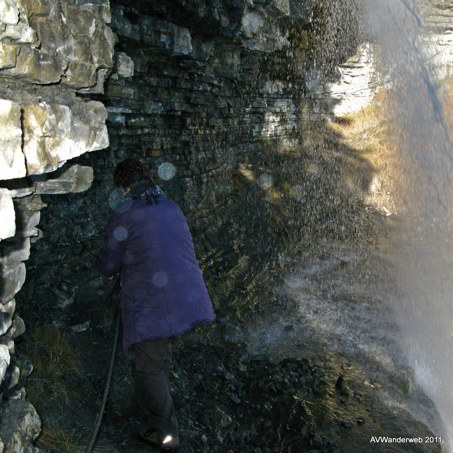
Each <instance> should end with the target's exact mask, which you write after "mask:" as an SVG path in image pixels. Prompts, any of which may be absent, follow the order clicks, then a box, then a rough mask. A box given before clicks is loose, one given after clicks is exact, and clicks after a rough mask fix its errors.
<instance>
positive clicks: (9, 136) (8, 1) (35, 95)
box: [0, 0, 116, 453]
mask: <svg viewBox="0 0 453 453" xmlns="http://www.w3.org/2000/svg"><path fill="white" fill-rule="evenodd" d="M110 19H111V18H110V7H109V3H108V1H98V2H93V3H87V2H76V3H74V2H71V1H64V0H62V1H59V0H39V1H37V0H3V1H2V2H0V147H1V152H0V217H1V219H2V220H1V225H0V240H1V242H0V383H1V385H0V398H1V401H0V452H5V453H9V452H15V453H16V452H18V453H20V452H23V451H27V452H32V451H37V449H36V448H35V447H33V446H32V445H31V442H32V441H33V439H35V438H36V437H37V435H38V434H39V432H40V420H39V417H38V415H37V413H36V411H35V409H34V408H33V406H32V405H31V404H30V403H29V402H27V401H26V399H25V396H26V392H25V390H24V388H23V385H24V380H25V377H26V376H27V375H29V374H30V373H31V371H32V364H31V363H30V361H29V360H28V359H26V358H25V357H23V356H21V355H19V354H16V353H15V341H16V339H17V338H18V337H19V336H20V335H22V334H23V333H24V331H25V325H24V322H23V320H22V318H21V317H20V315H19V314H18V313H16V310H15V308H16V300H15V295H16V293H17V292H18V291H19V290H20V289H21V287H22V285H23V283H24V281H25V275H26V268H25V264H24V261H26V260H27V259H28V258H29V255H30V244H31V243H34V242H35V241H37V240H38V239H40V238H41V237H42V232H41V231H40V230H39V229H38V228H37V225H38V224H39V221H40V210H41V209H42V208H43V207H45V204H44V203H43V202H42V200H41V194H56V193H67V192H79V191H82V190H86V189H87V188H88V187H89V186H90V184H91V180H92V179H93V171H92V169H91V168H90V167H83V166H80V165H73V166H70V164H66V162H67V161H69V160H70V159H73V158H74V157H76V156H80V155H81V154H83V153H86V152H89V151H95V150H99V149H103V148H106V147H107V146H108V144H109V139H108V133H107V128H106V124H105V122H106V119H107V112H106V109H105V107H104V106H103V105H102V104H101V103H100V102H97V101H88V102H86V101H84V100H82V99H81V98H80V97H77V93H100V92H102V91H103V89H104V81H105V78H106V77H107V75H108V74H109V73H110V72H111V70H112V67H113V51H114V44H115V39H116V38H115V35H114V33H113V32H112V30H111V29H110V28H109V27H108V26H107V23H109V22H110Z"/></svg>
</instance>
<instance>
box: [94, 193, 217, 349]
mask: <svg viewBox="0 0 453 453" xmlns="http://www.w3.org/2000/svg"><path fill="white" fill-rule="evenodd" d="M157 200H158V202H157V203H151V202H150V200H149V199H148V198H147V197H146V194H143V195H142V197H141V198H138V199H133V200H129V201H126V202H125V203H123V204H122V205H121V206H120V207H119V208H118V209H116V210H114V211H113V215H112V217H111V219H110V223H109V228H108V234H107V238H106V241H105V244H104V248H103V250H102V252H101V253H100V255H99V257H98V263H99V267H100V270H101V272H102V273H103V274H104V275H105V276H107V277H110V276H112V275H114V274H116V273H118V272H119V273H120V278H121V315H122V323H123V349H124V351H127V350H128V349H129V347H130V346H132V345H133V344H135V343H140V342H143V341H150V340H156V339H160V338H168V337H172V336H174V335H178V334H181V333H183V332H184V331H186V330H188V329H190V328H192V327H194V326H195V325H196V324H198V323H203V324H209V323H211V322H213V321H214V319H215V314H214V310H213V308H212V303H211V299H210V297H209V294H208V291H207V289H206V285H205V283H204V280H203V276H202V273H201V269H200V266H199V265H198V261H197V258H196V255H195V249H194V245H193V242H192V236H191V234H190V231H189V227H188V225H187V222H186V219H185V217H184V214H183V213H182V211H181V209H180V208H179V207H178V205H177V204H176V203H174V202H173V201H171V200H169V199H168V198H166V197H165V196H163V195H162V194H160V195H159V196H158V197H157Z"/></svg>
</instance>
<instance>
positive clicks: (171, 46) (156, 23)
mask: <svg viewBox="0 0 453 453" xmlns="http://www.w3.org/2000/svg"><path fill="white" fill-rule="evenodd" d="M140 34H141V37H142V39H143V41H144V42H145V43H148V44H151V45H154V46H158V47H163V48H165V49H167V50H168V51H170V52H175V53H181V54H184V55H190V54H191V53H192V50H193V48H192V36H191V34H190V32H189V30H188V29H187V28H184V27H179V26H178V25H175V24H173V23H171V22H167V21H165V20H161V19H156V18H155V17H143V18H142V20H141V21H140Z"/></svg>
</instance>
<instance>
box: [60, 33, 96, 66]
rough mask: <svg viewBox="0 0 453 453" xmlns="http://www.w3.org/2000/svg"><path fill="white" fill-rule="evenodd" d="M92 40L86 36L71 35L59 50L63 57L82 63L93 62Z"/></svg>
mask: <svg viewBox="0 0 453 453" xmlns="http://www.w3.org/2000/svg"><path fill="white" fill-rule="evenodd" d="M90 45H91V40H90V38H87V37H84V36H74V35H72V34H71V35H69V36H67V37H66V40H65V43H64V45H63V47H61V48H60V49H59V52H60V53H61V55H62V56H63V58H65V59H68V60H69V61H77V62H80V63H85V64H86V63H91V51H90Z"/></svg>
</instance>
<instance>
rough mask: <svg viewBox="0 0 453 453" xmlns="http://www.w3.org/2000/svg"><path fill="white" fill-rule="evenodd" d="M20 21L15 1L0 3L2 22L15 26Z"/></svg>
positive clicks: (8, 0)
mask: <svg viewBox="0 0 453 453" xmlns="http://www.w3.org/2000/svg"><path fill="white" fill-rule="evenodd" d="M18 21H19V10H18V8H17V5H16V2H15V1H14V0H3V1H2V2H0V22H3V23H4V24H9V25H15V24H17V22H18Z"/></svg>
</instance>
